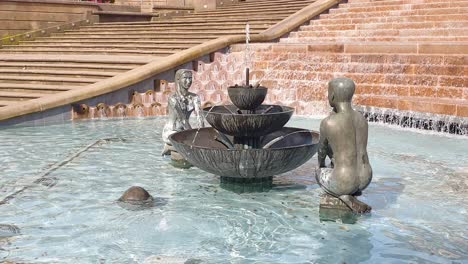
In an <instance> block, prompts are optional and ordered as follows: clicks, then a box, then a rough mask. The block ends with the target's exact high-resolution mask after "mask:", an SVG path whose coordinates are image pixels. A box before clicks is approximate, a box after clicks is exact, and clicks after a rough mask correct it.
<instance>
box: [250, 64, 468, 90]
mask: <svg viewBox="0 0 468 264" xmlns="http://www.w3.org/2000/svg"><path fill="white" fill-rule="evenodd" d="M265 63H266V64H265ZM256 65H257V64H254V66H256ZM265 66H266V68H267V69H275V68H276V69H277V70H276V71H278V72H281V73H283V74H285V75H286V76H294V74H295V73H298V74H299V73H300V74H305V73H307V72H326V73H328V72H348V73H373V74H388V73H391V74H409V75H414V74H416V75H428V74H430V75H434V76H435V75H442V76H465V75H468V66H465V65H438V64H426V65H423V64H399V63H378V64H375V63H366V62H350V61H346V62H335V63H321V64H316V63H307V62H301V61H290V62H289V63H286V64H285V63H282V62H278V61H262V62H261V64H258V67H254V69H255V68H259V69H261V68H264V67H265ZM264 72H265V71H263V74H262V75H265V73H264ZM267 75H268V74H267ZM467 89H468V87H467Z"/></svg>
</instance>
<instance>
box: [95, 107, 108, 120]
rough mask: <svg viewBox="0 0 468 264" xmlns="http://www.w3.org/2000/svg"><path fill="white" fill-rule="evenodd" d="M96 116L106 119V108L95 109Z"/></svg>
mask: <svg viewBox="0 0 468 264" xmlns="http://www.w3.org/2000/svg"><path fill="white" fill-rule="evenodd" d="M97 115H98V117H99V118H106V117H107V113H106V108H105V107H99V108H98V109H97Z"/></svg>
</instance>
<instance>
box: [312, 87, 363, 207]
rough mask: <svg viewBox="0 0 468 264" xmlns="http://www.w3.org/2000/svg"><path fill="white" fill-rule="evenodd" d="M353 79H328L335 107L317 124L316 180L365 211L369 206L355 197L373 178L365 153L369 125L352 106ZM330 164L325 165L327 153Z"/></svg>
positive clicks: (329, 192)
mask: <svg viewBox="0 0 468 264" xmlns="http://www.w3.org/2000/svg"><path fill="white" fill-rule="evenodd" d="M354 89H355V88H354V82H353V81H352V80H350V79H346V78H338V79H334V80H332V81H331V82H330V83H329V91H328V92H329V101H330V105H331V106H332V107H333V109H334V111H333V113H331V114H330V115H329V116H328V117H327V118H325V119H324V120H322V122H321V124H320V146H319V155H318V156H319V157H318V158H319V165H320V168H321V172H320V174H319V175H317V176H318V177H317V180H318V183H319V184H320V185H321V187H322V188H323V189H324V190H325V191H326V192H327V193H328V194H330V195H332V196H335V197H337V198H339V199H341V200H342V201H343V202H344V203H346V204H347V205H348V206H349V207H350V208H351V209H352V210H353V211H355V212H358V213H364V212H368V211H370V209H371V208H370V207H369V206H367V205H366V204H364V203H362V202H360V201H358V200H357V199H356V198H355V197H354V196H356V195H359V194H360V193H361V191H362V190H364V189H365V188H366V187H367V186H368V185H369V183H370V181H371V180H372V169H371V166H370V164H369V158H368V156H367V138H368V125H367V121H366V119H365V118H364V117H363V116H362V115H361V114H360V113H359V112H357V111H355V110H353V109H352V107H351V99H352V96H353V94H354ZM327 156H328V157H330V158H331V159H332V167H331V168H326V166H325V159H326V157H327Z"/></svg>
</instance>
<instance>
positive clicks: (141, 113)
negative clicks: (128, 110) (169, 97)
mask: <svg viewBox="0 0 468 264" xmlns="http://www.w3.org/2000/svg"><path fill="white" fill-rule="evenodd" d="M135 110H136V113H135V115H136V117H144V116H145V111H144V109H143V106H141V105H137V106H135Z"/></svg>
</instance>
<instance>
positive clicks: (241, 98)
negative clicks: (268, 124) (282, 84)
mask: <svg viewBox="0 0 468 264" xmlns="http://www.w3.org/2000/svg"><path fill="white" fill-rule="evenodd" d="M267 92H268V88H266V87H263V86H259V87H256V88H253V87H252V86H229V87H228V95H229V99H231V101H232V103H233V104H234V105H235V106H237V107H238V108H239V109H240V110H254V109H256V108H257V107H259V106H260V105H261V104H262V103H263V101H264V100H265V97H266V94H267Z"/></svg>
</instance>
